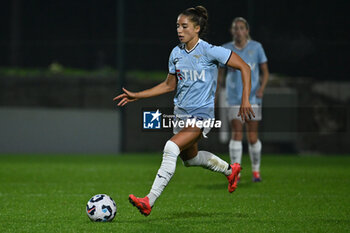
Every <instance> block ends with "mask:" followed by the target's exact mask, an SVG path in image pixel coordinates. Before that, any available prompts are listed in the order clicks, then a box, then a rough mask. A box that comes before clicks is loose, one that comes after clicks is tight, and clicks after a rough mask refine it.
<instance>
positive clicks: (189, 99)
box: [169, 39, 231, 119]
mask: <svg viewBox="0 0 350 233" xmlns="http://www.w3.org/2000/svg"><path fill="white" fill-rule="evenodd" d="M230 55H231V51H230V50H228V49H225V48H223V47H220V46H214V45H211V44H209V43H207V42H206V41H203V40H201V39H199V41H198V43H197V44H196V45H195V46H194V47H193V49H192V50H190V51H187V50H186V49H185V45H184V44H181V45H179V46H176V47H175V48H174V49H173V50H172V52H171V54H170V58H169V73H170V74H174V75H176V77H177V91H176V95H175V98H174V104H175V115H191V116H197V117H202V118H205V119H207V118H214V99H215V91H216V84H217V64H218V63H222V64H226V63H227V61H228V59H229V58H230Z"/></svg>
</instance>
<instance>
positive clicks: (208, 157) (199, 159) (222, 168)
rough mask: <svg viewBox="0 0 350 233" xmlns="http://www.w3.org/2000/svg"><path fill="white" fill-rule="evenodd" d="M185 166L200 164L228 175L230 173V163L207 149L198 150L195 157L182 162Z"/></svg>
mask: <svg viewBox="0 0 350 233" xmlns="http://www.w3.org/2000/svg"><path fill="white" fill-rule="evenodd" d="M183 163H184V165H185V166H186V167H190V166H201V167H203V168H207V169H209V170H211V171H214V172H220V173H223V174H224V175H225V176H228V175H230V174H231V173H232V170H231V167H230V165H229V164H228V163H227V162H226V161H224V160H222V159H220V158H219V157H218V156H216V155H214V154H212V153H210V152H208V151H198V154H197V155H196V157H194V158H192V159H189V160H186V161H184V162H183Z"/></svg>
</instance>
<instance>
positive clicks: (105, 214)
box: [86, 194, 117, 222]
mask: <svg viewBox="0 0 350 233" xmlns="http://www.w3.org/2000/svg"><path fill="white" fill-rule="evenodd" d="M86 213H87V216H88V217H89V218H90V220H91V221H94V222H110V221H112V220H113V219H114V217H115V215H116V213H117V205H116V204H115V202H114V201H113V199H112V198H111V197H110V196H108V195H106V194H97V195H95V196H93V197H92V198H91V199H90V200H89V201H88V203H87V205H86Z"/></svg>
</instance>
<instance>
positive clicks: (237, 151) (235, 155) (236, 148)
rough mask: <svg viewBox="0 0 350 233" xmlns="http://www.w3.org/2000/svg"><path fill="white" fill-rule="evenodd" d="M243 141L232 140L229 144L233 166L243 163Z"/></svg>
mask: <svg viewBox="0 0 350 233" xmlns="http://www.w3.org/2000/svg"><path fill="white" fill-rule="evenodd" d="M242 148H243V146H242V141H236V140H233V139H231V140H230V144H229V152H230V159H231V164H234V163H239V164H241V162H242V150H243V149H242Z"/></svg>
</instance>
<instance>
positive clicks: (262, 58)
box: [258, 44, 267, 64]
mask: <svg viewBox="0 0 350 233" xmlns="http://www.w3.org/2000/svg"><path fill="white" fill-rule="evenodd" d="M265 62H267V57H266V55H265V51H264V49H263V47H262V46H261V44H259V47H258V63H259V64H262V63H265Z"/></svg>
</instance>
